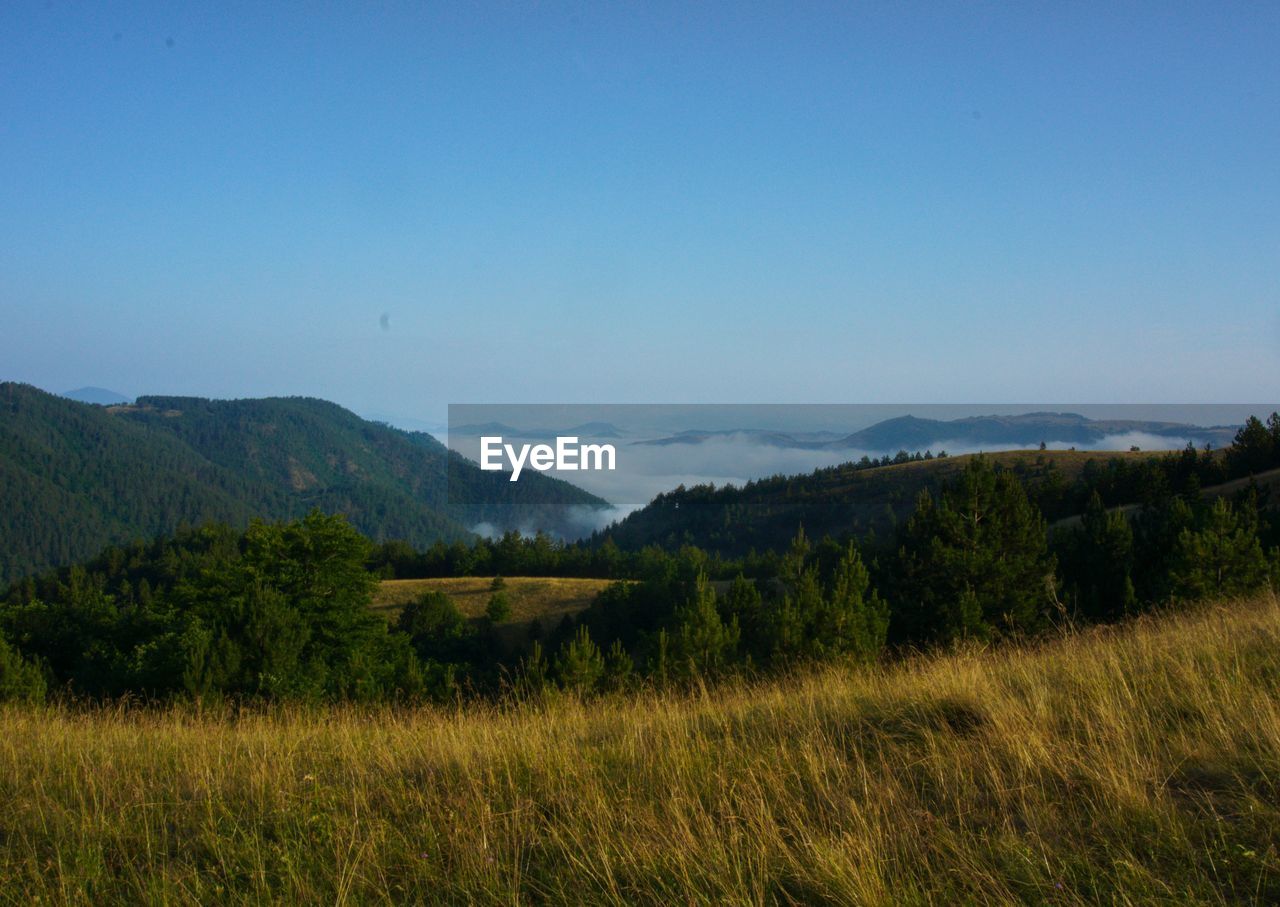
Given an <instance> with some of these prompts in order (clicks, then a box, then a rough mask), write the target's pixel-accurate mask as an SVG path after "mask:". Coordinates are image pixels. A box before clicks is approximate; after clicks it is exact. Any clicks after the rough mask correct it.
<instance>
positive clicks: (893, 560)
mask: <svg viewBox="0 0 1280 907" xmlns="http://www.w3.org/2000/svg"><path fill="white" fill-rule="evenodd" d="M1277 465H1280V416H1277V415H1276V414H1273V415H1272V416H1271V418H1270V419H1269V421H1268V423H1266V424H1264V423H1262V422H1261V421H1260V420H1258V419H1250V420H1249V422H1248V423H1246V425H1245V426H1244V427H1242V428H1241V430H1240V432H1239V433H1238V434H1237V436H1236V439H1235V442H1234V443H1233V444H1232V446H1231V447H1230V448H1229V449H1227V450H1226V451H1224V452H1220V453H1219V454H1213V453H1207V452H1197V451H1195V450H1194V449H1189V450H1187V451H1184V452H1182V453H1177V454H1173V455H1169V456H1165V457H1161V458H1150V459H1145V460H1141V461H1136V462H1132V463H1125V462H1123V461H1116V464H1115V465H1108V466H1104V467H1101V468H1094V469H1086V470H1085V471H1084V472H1083V473H1082V474H1081V477H1080V479H1079V480H1078V481H1076V482H1075V483H1073V484H1071V485H1069V486H1065V487H1055V486H1054V485H1052V484H1050V483H1046V482H1044V481H1038V482H1028V481H1026V480H1025V479H1024V478H1020V477H1019V475H1018V474H1017V473H1016V472H1015V471H1013V470H1010V469H1005V468H1001V467H1000V466H999V465H998V464H997V463H994V462H992V461H991V460H990V459H989V458H987V457H984V456H973V457H967V458H964V461H963V464H962V468H961V469H960V470H959V471H958V472H957V473H955V474H954V475H953V477H952V478H950V479H949V480H948V481H947V482H946V483H945V484H944V486H943V487H942V489H941V491H940V492H939V493H937V494H936V495H935V494H934V493H932V492H930V491H928V490H925V491H922V492H921V493H920V495H919V497H918V499H917V501H916V503H915V506H914V509H913V510H912V511H911V513H910V515H909V517H908V518H907V519H905V520H904V521H902V522H901V523H900V524H898V525H897V526H895V527H894V529H893V531H892V532H891V533H883V534H876V533H868V534H865V535H863V536H861V537H858V536H855V535H853V534H846V535H845V536H843V537H835V536H832V535H825V536H824V537H822V538H820V539H811V538H810V537H809V535H808V534H807V532H806V530H805V528H804V527H803V525H798V526H797V527H796V528H795V531H794V533H793V535H792V537H791V538H790V540H789V541H788V542H787V544H786V545H785V546H783V547H781V549H780V550H770V551H768V552H765V553H764V554H754V553H753V554H750V555H748V556H745V557H742V558H739V559H727V558H723V557H720V556H718V555H713V554H710V553H708V552H707V551H705V550H703V549H700V548H698V547H696V546H691V545H683V546H680V547H679V548H677V549H675V550H666V549H663V548H661V547H659V546H653V545H651V546H646V547H643V548H641V549H639V550H635V551H624V550H622V549H621V548H619V547H618V546H617V545H616V544H614V543H613V541H612V540H611V539H608V538H605V539H604V540H603V541H601V540H599V539H596V540H594V541H592V542H591V543H583V544H577V545H568V544H564V543H559V542H554V541H552V540H551V539H549V538H548V537H546V536H542V535H539V536H535V537H532V538H524V537H521V536H519V535H518V534H517V533H514V532H512V533H508V534H506V535H505V536H503V537H502V538H500V539H497V540H492V541H491V540H478V541H476V542H474V543H472V544H471V545H466V544H463V543H461V542H457V543H453V544H449V545H446V544H444V543H439V544H437V545H435V546H433V547H432V548H429V549H427V550H426V551H423V552H419V551H416V550H415V549H413V548H412V546H410V545H408V544H406V543H383V544H381V545H374V544H373V543H372V542H370V541H369V540H368V539H367V538H366V537H365V536H363V535H362V534H361V533H359V532H358V531H357V530H356V529H355V528H354V527H353V526H351V525H350V523H348V521H346V520H345V519H344V518H342V517H341V516H335V515H328V514H325V513H323V512H321V511H320V510H314V511H312V512H311V513H309V514H308V515H306V516H304V517H302V518H300V519H296V520H292V521H285V522H267V521H262V520H255V521H253V522H252V523H251V524H250V525H249V527H248V528H247V529H245V530H238V529H235V528H233V527H231V526H229V525H227V524H216V523H215V524H209V525H206V526H202V527H200V528H196V529H190V530H186V531H183V532H181V533H178V534H177V535H175V536H172V537H168V538H159V539H156V540H154V541H151V542H138V543H134V544H132V545H127V546H115V547H110V548H107V549H105V550H104V551H103V552H102V553H101V554H100V555H99V556H98V557H96V558H94V559H93V560H91V561H88V562H87V563H85V564H83V565H80V566H76V567H72V568H64V569H62V570H58V571H53V572H49V573H46V574H43V575H41V576H36V577H28V578H26V579H24V580H23V581H21V582H18V583H15V584H13V585H12V586H10V587H9V588H8V589H7V590H6V591H5V592H4V594H3V596H2V597H0V696H3V697H5V698H21V699H42V698H45V697H62V698H66V697H70V698H73V699H74V698H87V699H93V700H101V699H113V698H119V697H126V696H129V697H138V698H142V699H145V700H167V699H174V698H178V699H195V700H201V701H208V700H219V699H225V698H231V699H235V700H294V699H298V700H311V701H347V700H353V701H376V700H402V701H419V700H436V701H448V700H452V699H456V698H459V697H472V696H480V697H493V696H505V695H513V694H515V695H528V694H532V693H537V692H539V691H542V690H545V689H548V688H551V687H558V688H567V689H572V690H575V691H578V692H581V693H591V692H596V691H607V690H610V689H622V688H627V687H630V686H634V685H638V684H656V685H659V686H662V685H667V684H687V683H691V682H702V681H707V680H714V679H716V678H718V677H721V676H727V675H739V674H746V675H754V674H757V673H769V672H775V671H779V670H785V669H787V668H789V667H793V666H795V665H797V664H800V663H809V662H816V661H824V660H852V661H860V662H871V661H875V660H877V659H883V658H892V657H893V656H894V655H895V653H902V652H909V651H913V650H916V649H919V648H934V647H947V646H951V645H954V644H956V643H958V642H962V641H965V640H982V641H989V642H995V641H1004V640H1016V639H1025V638H1028V637H1032V636H1034V635H1036V634H1039V633H1043V632H1045V631H1046V630H1049V629H1051V628H1053V627H1055V626H1061V625H1064V624H1083V623H1097V622H1110V621H1115V620H1119V619H1122V618H1125V617H1130V616H1133V615H1136V614H1138V613H1140V612H1142V611H1145V610H1150V609H1153V608H1167V607H1172V606H1176V605H1177V604H1178V603H1180V602H1191V601H1197V600H1202V599H1206V598H1230V597H1236V596H1242V595H1247V594H1249V593H1252V592H1255V591H1258V590H1260V589H1264V588H1266V587H1268V586H1270V587H1271V588H1277V587H1278V586H1280V520H1277V516H1276V513H1275V510H1274V508H1272V507H1270V506H1268V504H1269V502H1268V501H1267V500H1266V498H1267V494H1268V492H1267V490H1266V489H1264V488H1260V487H1259V486H1258V485H1257V484H1256V483H1253V482H1246V483H1245V484H1244V485H1242V486H1241V488H1240V489H1239V491H1237V492H1236V493H1235V494H1234V495H1232V496H1230V497H1228V496H1223V495H1219V496H1205V495H1202V494H1201V489H1202V487H1203V486H1204V485H1206V484H1212V483H1217V482H1220V481H1223V480H1225V479H1227V478H1231V477H1242V476H1243V477H1246V478H1247V477H1248V476H1250V475H1253V474H1256V473H1262V472H1267V471H1268V470H1270V469H1274V468H1275V467H1276V466H1277ZM1135 500H1136V504H1137V506H1136V507H1130V508H1121V509H1115V508H1117V506H1118V505H1121V504H1126V503H1130V502H1135ZM1081 501H1082V502H1083V507H1082V510H1083V512H1082V513H1081V515H1080V519H1079V520H1078V522H1077V525H1073V526H1069V527H1062V528H1059V529H1057V530H1055V531H1052V532H1051V531H1050V528H1049V516H1048V515H1056V514H1060V513H1062V512H1063V510H1064V509H1065V508H1068V507H1069V506H1074V504H1071V505H1068V504H1066V503H1064V502H1081ZM1109 508H1110V509H1109ZM433 572H434V573H436V574H438V575H445V574H448V575H459V574H464V573H471V574H477V575H485V576H489V575H491V576H493V577H494V579H493V585H492V596H491V600H490V606H489V609H488V610H487V613H486V615H485V616H484V617H482V618H480V619H473V620H468V619H465V618H464V617H463V616H462V614H461V613H460V612H459V610H458V608H457V607H456V605H455V604H454V603H453V602H451V601H450V599H449V598H448V597H447V596H446V595H444V594H442V593H440V592H435V591H433V592H428V593H426V594H424V595H422V596H421V597H419V598H418V599H417V600H415V601H413V602H411V603H409V604H408V605H407V606H406V607H404V608H403V609H402V610H401V611H400V612H399V613H398V614H397V615H396V617H395V620H394V622H389V621H388V620H387V619H386V618H384V617H383V616H381V615H379V614H377V613H375V612H373V611H371V610H370V601H371V597H372V593H373V589H374V586H375V584H376V583H377V581H378V580H379V579H380V578H383V577H387V576H403V575H421V574H424V573H425V574H430V573H433ZM539 573H542V574H544V575H582V576H600V577H606V578H609V579H613V580H616V582H614V583H613V584H612V585H610V586H608V587H607V588H606V589H605V590H604V591H603V592H602V593H601V594H600V595H599V596H598V597H597V598H596V600H595V602H594V603H593V604H592V605H591V606H590V607H588V608H587V609H586V610H585V611H583V612H581V613H580V614H579V615H577V617H576V618H574V617H566V618H564V619H563V620H562V621H561V622H560V623H558V624H557V625H555V626H549V627H543V626H541V625H539V624H538V623H537V622H536V621H535V622H534V623H533V624H532V625H531V626H530V627H529V628H528V633H527V636H528V638H527V640H525V642H524V644H523V645H521V646H520V647H519V648H518V650H517V651H515V652H510V651H507V650H505V649H504V648H503V647H500V646H498V645H496V644H495V636H494V633H495V626H496V625H497V624H499V623H501V622H502V620H503V619H504V617H505V615H506V612H507V606H506V603H505V602H504V597H505V593H504V590H503V580H502V577H503V576H504V575H506V576H516V575H537V574H539Z"/></svg>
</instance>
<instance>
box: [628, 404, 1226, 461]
mask: <svg viewBox="0 0 1280 907" xmlns="http://www.w3.org/2000/svg"><path fill="white" fill-rule="evenodd" d="M1236 428H1237V426H1210V427H1205V426H1200V425H1187V424H1183V423H1179V422H1145V421H1141V420H1133V419H1089V418H1086V417H1085V416H1081V415H1079V414H1077V413H1050V412H1037V413H1023V414H1020V415H1014V416H996V415H992V416H968V417H965V418H961V419H952V420H944V419H921V418H919V417H917V416H911V415H907V416H898V417H896V418H893V419H886V420H884V421H883V422H877V423H876V424H875V425H871V426H869V427H867V428H864V429H861V430H859V431H856V432H852V433H850V434H847V435H843V436H840V435H837V434H832V433H830V432H808V433H797V432H781V431H769V430H765V429H740V430H736V431H683V432H680V433H678V434H675V435H671V436H670V437H664V438H654V439H652V440H647V441H638V442H636V443H637V444H647V445H658V446H667V445H673V444H704V443H706V442H708V441H712V440H733V441H746V442H748V443H752V444H758V445H763V446H768V447H780V448H790V449H796V450H862V451H874V452H878V453H882V452H889V453H892V452H894V451H898V450H910V451H915V450H927V449H930V448H932V449H934V450H937V449H938V448H940V447H969V448H973V447H985V448H988V449H999V448H1018V447H1036V446H1038V445H1039V444H1040V443H1041V442H1042V441H1043V442H1045V443H1046V444H1071V445H1079V446H1082V447H1094V446H1100V445H1105V444H1107V443H1108V439H1113V438H1114V439H1123V438H1124V437H1125V436H1129V435H1134V434H1146V435H1154V436H1157V437H1161V438H1169V439H1173V440H1177V441H1179V442H1185V441H1188V440H1189V441H1194V442H1195V443H1196V444H1197V445H1204V444H1212V445H1213V446H1214V447H1225V446H1227V445H1228V444H1230V443H1231V439H1232V438H1233V437H1234V435H1235V432H1236ZM1114 443H1115V444H1117V445H1121V444H1123V445H1124V446H1126V447H1127V446H1128V443H1129V442H1128V441H1127V440H1117V441H1115V442H1114Z"/></svg>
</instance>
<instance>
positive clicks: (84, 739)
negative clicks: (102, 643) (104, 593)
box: [0, 597, 1280, 904]
mask: <svg viewBox="0 0 1280 907" xmlns="http://www.w3.org/2000/svg"><path fill="white" fill-rule="evenodd" d="M1278 690H1280V604H1278V603H1277V601H1276V599H1275V598H1274V597H1264V598H1259V599H1256V600H1252V601H1246V602H1237V603H1232V604H1230V605H1227V606H1222V607H1217V608H1211V609H1204V610H1201V611H1198V612H1196V613H1193V614H1183V615H1178V616H1169V617H1163V618H1160V619H1148V620H1143V621H1140V622H1137V623H1134V624H1131V625H1128V626H1126V627H1122V628H1117V629H1103V630H1095V631H1090V632H1086V633H1083V634H1081V635H1078V636H1071V637H1067V638H1062V639H1058V640H1054V641H1052V642H1048V643H1042V644H1040V645H1038V646H1035V647H1027V648H1021V649H1014V648H1010V649H1003V650H993V651H968V652H963V653H960V654H956V655H950V656H946V657H939V658H920V659H916V660H911V661H909V662H906V663H902V664H898V665H895V666H893V667H890V668H887V669H881V670H865V671H857V670H852V669H842V668H829V669H823V670H819V671H816V672H811V673H806V674H804V675H801V676H796V677H792V678H789V679H786V680H782V681H775V682H768V683H764V682H762V683H759V684H753V685H747V686H743V685H737V686H732V687H722V688H717V689H712V690H710V691H703V692H699V693H697V694H692V695H690V694H684V695H675V694H659V693H648V694H638V695H634V696H629V697H619V698H616V699H607V700H603V701H594V702H585V703H584V702H578V701H575V700H573V699H558V700H555V701H551V702H547V703H543V704H536V705H533V704H529V705H523V706H518V707H507V708H501V707H497V706H490V707H469V708H467V709H465V710H462V711H459V712H449V711H441V710H427V711H423V710H414V711H407V710H399V711H398V710H394V709H388V708H381V709H376V710H368V711H363V710H359V709H354V708H341V709H326V710H322V711H304V710H297V709H281V710H276V711H270V712H265V713H263V712H258V713H249V714H241V715H230V714H207V713H206V714H201V713H199V712H196V711H192V710H184V709H169V710H164V711H148V710H127V709H117V710H91V711H77V710H72V709H65V708H44V709H35V708H29V707H9V708H6V709H4V710H0V898H2V899H3V900H4V901H6V902H12V903H29V902H32V901H36V900H39V901H40V902H53V903H70V904H103V903H130V904H135V903H168V902H173V903H209V902H249V903H262V902H299V903H412V902H428V903H430V902H450V903H454V902H463V903H466V902H477V903H522V902H536V903H547V902H549V903H608V904H636V903H654V904H659V903H661V904H668V903H728V904H764V903H776V902H802V903H823V902H831V903H858V904H911V903H955V902H983V903H985V902H1034V903H1053V904H1078V903H1089V904H1093V903H1099V902H1108V903H1111V902H1115V903H1167V904H1184V903H1196V902H1200V903H1227V902H1230V903H1237V902H1246V903H1247V902H1256V903H1276V902H1280V855H1278V854H1277V850H1276V844H1275V842H1276V841H1280V790H1278V787H1280V709H1278V707H1277V691H1278Z"/></svg>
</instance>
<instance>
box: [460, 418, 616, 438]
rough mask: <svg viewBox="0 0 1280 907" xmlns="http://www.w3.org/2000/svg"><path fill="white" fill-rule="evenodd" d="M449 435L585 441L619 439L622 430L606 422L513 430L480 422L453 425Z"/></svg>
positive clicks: (495, 424)
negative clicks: (573, 438)
mask: <svg viewBox="0 0 1280 907" xmlns="http://www.w3.org/2000/svg"><path fill="white" fill-rule="evenodd" d="M449 432H450V434H454V435H458V436H460V437H465V438H480V437H494V436H499V435H500V436H502V437H504V438H522V439H524V440H527V441H548V440H554V439H555V438H559V437H570V436H572V437H578V438H585V439H596V438H621V437H622V430H621V429H619V428H618V427H617V426H616V425H612V424H610V423H608V422H584V423H582V424H581V425H573V426H571V427H569V428H514V427H512V426H510V425H506V424H504V423H502V422H480V423H477V424H474V425H454V426H452V427H450V429H449Z"/></svg>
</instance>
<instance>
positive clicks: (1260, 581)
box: [1173, 498, 1270, 599]
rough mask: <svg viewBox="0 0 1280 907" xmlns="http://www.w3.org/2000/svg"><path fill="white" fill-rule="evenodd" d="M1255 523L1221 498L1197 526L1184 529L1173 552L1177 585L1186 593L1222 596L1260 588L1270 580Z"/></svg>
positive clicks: (1178, 590) (1177, 590) (1186, 595)
mask: <svg viewBox="0 0 1280 907" xmlns="http://www.w3.org/2000/svg"><path fill="white" fill-rule="evenodd" d="M1269 572H1270V571H1269V565H1268V563H1267V558H1266V556H1265V555H1264V554H1263V552H1262V546H1261V545H1260V544H1259V543H1258V536H1257V531H1256V522H1251V521H1250V520H1249V519H1248V518H1247V517H1242V516H1241V515H1240V514H1237V513H1236V512H1234V510H1233V509H1232V507H1231V505H1230V504H1228V503H1227V501H1226V499H1225V498H1217V499H1216V500H1215V501H1214V502H1213V505H1212V506H1211V507H1210V508H1209V509H1208V511H1207V513H1206V514H1205V516H1204V518H1203V519H1202V520H1201V521H1200V525H1199V528H1197V529H1194V530H1193V529H1184V530H1183V531H1182V532H1181V533H1180V534H1179V536H1178V544H1177V548H1176V551H1175V555H1174V566H1173V584H1174V591H1175V594H1177V595H1178V596H1180V597H1182V598H1192V599H1194V598H1210V597H1212V598H1218V597H1227V596H1232V595H1244V594H1247V593H1249V592H1253V591H1256V590H1257V589H1259V588H1261V587H1262V586H1264V585H1265V584H1267V582H1268V580H1269Z"/></svg>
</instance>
